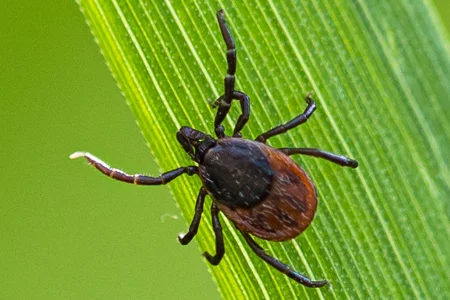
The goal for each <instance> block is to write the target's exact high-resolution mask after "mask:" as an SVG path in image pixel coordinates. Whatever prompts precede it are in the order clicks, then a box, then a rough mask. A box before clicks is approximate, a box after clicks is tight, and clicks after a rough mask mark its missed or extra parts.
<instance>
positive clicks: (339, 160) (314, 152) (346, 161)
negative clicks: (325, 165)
mask: <svg viewBox="0 0 450 300" xmlns="http://www.w3.org/2000/svg"><path fill="white" fill-rule="evenodd" d="M278 150H280V151H281V152H283V153H284V154H286V155H294V154H303V155H308V156H314V157H320V158H323V159H326V160H328V161H331V162H333V163H335V164H338V165H341V166H343V167H350V168H357V167H358V162H357V161H356V160H354V159H351V158H348V157H346V156H343V155H339V154H334V153H331V152H326V151H323V150H320V149H315V148H279V149H278Z"/></svg>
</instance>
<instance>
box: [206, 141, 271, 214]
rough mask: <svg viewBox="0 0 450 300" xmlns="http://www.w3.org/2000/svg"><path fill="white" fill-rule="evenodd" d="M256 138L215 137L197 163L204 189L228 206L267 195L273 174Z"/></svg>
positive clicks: (249, 204)
mask: <svg viewBox="0 0 450 300" xmlns="http://www.w3.org/2000/svg"><path fill="white" fill-rule="evenodd" d="M259 145H261V144H260V143H258V142H254V141H249V140H244V139H240V138H225V139H220V140H218V141H217V144H216V145H215V146H214V147H212V148H210V149H209V150H208V152H207V153H206V154H205V156H204V159H203V163H202V164H201V165H200V169H201V172H200V173H201V174H202V175H201V177H202V179H203V182H204V184H205V186H206V189H207V190H208V191H209V193H210V194H211V195H212V196H213V197H214V199H215V200H217V201H219V202H221V203H223V204H225V205H227V206H230V207H235V208H238V207H252V206H255V205H256V204H258V203H260V202H261V201H262V200H264V198H265V197H266V196H267V195H268V193H269V190H270V184H271V182H272V178H273V175H274V173H273V170H272V169H271V167H270V165H269V162H268V161H267V157H266V156H265V154H264V152H263V151H262V150H261V149H260V147H259Z"/></svg>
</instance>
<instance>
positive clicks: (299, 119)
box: [255, 95, 316, 143]
mask: <svg viewBox="0 0 450 300" xmlns="http://www.w3.org/2000/svg"><path fill="white" fill-rule="evenodd" d="M306 103H308V106H307V107H306V109H305V111H304V112H303V113H302V114H301V115H299V116H297V117H295V118H294V119H292V120H291V121H289V122H287V123H286V124H283V125H279V126H277V127H274V128H272V129H270V130H269V131H267V132H264V133H263V134H260V135H259V136H258V137H257V138H256V139H255V140H257V141H258V142H261V143H265V142H266V141H267V140H268V139H269V138H271V137H273V136H275V135H278V134H281V133H284V132H286V131H288V130H290V129H292V128H294V127H297V126H298V125H300V124H303V123H305V122H306V121H307V120H308V118H309V117H311V115H312V114H313V112H314V111H315V110H316V103H315V102H314V101H313V100H312V99H311V96H310V95H308V96H306Z"/></svg>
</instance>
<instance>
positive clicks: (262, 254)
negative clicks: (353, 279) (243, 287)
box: [241, 231, 328, 288]
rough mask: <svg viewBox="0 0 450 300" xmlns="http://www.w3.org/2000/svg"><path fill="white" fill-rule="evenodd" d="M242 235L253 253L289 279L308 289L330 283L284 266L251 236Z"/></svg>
mask: <svg viewBox="0 0 450 300" xmlns="http://www.w3.org/2000/svg"><path fill="white" fill-rule="evenodd" d="M241 233H242V235H243V236H244V238H245V240H246V241H247V243H248V245H249V246H250V248H252V250H253V252H255V253H256V255H258V256H259V257H260V258H262V259H263V260H264V261H265V262H266V263H268V264H269V265H271V266H272V267H274V268H275V269H277V270H278V271H280V272H281V273H283V274H286V275H287V276H288V277H290V278H292V279H294V280H295V281H297V282H298V283H300V284H303V285H304V286H307V287H313V288H318V287H322V286H324V285H326V284H327V283H328V281H326V280H318V281H313V280H311V279H309V278H307V277H305V276H304V275H302V274H300V273H297V272H296V271H294V270H292V269H291V268H289V267H288V266H287V265H285V264H283V263H282V262H280V261H279V260H277V259H275V258H273V257H272V256H270V255H268V254H267V253H266V252H265V251H264V249H263V248H261V247H260V246H259V245H258V244H257V243H256V242H255V241H254V240H253V239H252V238H251V237H250V235H249V234H247V233H244V232H242V231H241Z"/></svg>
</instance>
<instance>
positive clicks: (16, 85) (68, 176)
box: [0, 0, 450, 299]
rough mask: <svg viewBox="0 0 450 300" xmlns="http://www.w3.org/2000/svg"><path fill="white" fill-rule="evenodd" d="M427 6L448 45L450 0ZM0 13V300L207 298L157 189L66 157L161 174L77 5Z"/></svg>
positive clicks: (38, 5)
mask: <svg viewBox="0 0 450 300" xmlns="http://www.w3.org/2000/svg"><path fill="white" fill-rule="evenodd" d="M436 5H437V6H438V10H439V12H440V13H441V15H442V21H443V23H444V24H445V25H446V28H447V37H448V36H449V35H448V32H450V2H449V1H448V0H436ZM0 11H1V12H2V13H1V18H0V42H1V43H2V45H1V47H0V82H1V83H0V126H1V127H0V128H1V134H0V151H1V157H2V159H1V161H0V170H1V175H0V176H1V177H0V299H93V298H100V299H124V298H126V299H141V298H142V299H218V298H219V295H218V293H217V290H216V287H215V285H214V283H213V281H212V279H211V277H210V276H209V274H208V272H207V269H206V267H205V265H204V263H203V262H202V258H201V256H200V253H199V251H198V250H197V248H196V246H195V244H192V245H190V246H187V247H182V246H181V245H179V244H178V242H177V241H176V236H177V234H178V233H179V232H184V231H186V230H187V224H186V222H185V221H184V220H182V219H181V218H180V215H179V212H178V209H177V208H176V206H175V202H174V201H173V200H172V199H171V197H170V194H169V191H168V189H167V188H166V187H151V188H150V187H136V186H133V185H126V184H121V183H118V182H115V181H112V180H109V179H108V178H105V177H104V176H101V175H100V174H98V173H97V172H95V171H94V170H92V169H91V168H90V167H89V166H87V164H86V163H85V162H84V161H81V160H79V161H71V160H69V159H68V156H69V154H71V153H72V152H74V151H76V150H86V151H90V152H92V153H94V154H96V155H98V156H99V157H101V158H102V159H104V160H105V161H107V162H108V163H110V164H111V165H113V166H115V167H120V168H122V169H123V170H127V171H129V172H131V173H141V172H142V173H147V174H157V173H158V172H159V171H160V170H158V168H157V167H156V165H155V164H154V162H153V159H152V157H151V155H150V151H149V150H148V149H147V147H146V144H145V141H144V139H143V138H142V136H141V134H140V132H139V129H138V127H137V126H136V124H135V122H134V118H133V116H132V114H131V112H130V111H129V109H128V107H127V105H126V104H125V101H124V99H123V97H122V96H121V94H120V91H119V89H118V88H117V86H116V84H115V82H114V80H113V78H112V76H111V75H110V72H109V70H108V68H107V67H106V65H105V63H104V60H103V58H102V56H101V55H100V53H99V50H98V49H97V46H96V45H95V43H94V41H93V39H92V37H91V35H90V32H89V29H88V27H87V25H86V24H85V21H84V18H83V16H82V15H81V13H80V12H79V10H78V7H77V5H76V4H75V3H74V2H71V1H49V0H41V1H26V2H25V1H12V0H2V1H1V2H0ZM174 137H175V135H174ZM194 200H195V199H192V201H194ZM200 238H201V237H200Z"/></svg>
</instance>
